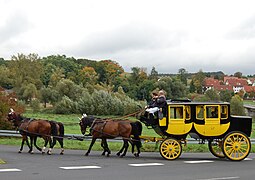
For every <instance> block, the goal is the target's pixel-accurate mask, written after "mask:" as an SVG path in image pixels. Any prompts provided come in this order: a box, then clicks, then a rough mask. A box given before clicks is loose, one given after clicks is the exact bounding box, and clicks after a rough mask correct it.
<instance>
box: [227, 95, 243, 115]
mask: <svg viewBox="0 0 255 180" xmlns="http://www.w3.org/2000/svg"><path fill="white" fill-rule="evenodd" d="M230 107H231V109H230V113H231V114H232V115H239V116H244V115H245V110H244V107H243V100H242V98H241V97H240V96H239V95H235V96H233V97H232V98H231V101H230Z"/></svg>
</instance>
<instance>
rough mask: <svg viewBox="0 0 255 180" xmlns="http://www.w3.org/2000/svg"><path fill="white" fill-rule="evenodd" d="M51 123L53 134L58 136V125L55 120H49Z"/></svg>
mask: <svg viewBox="0 0 255 180" xmlns="http://www.w3.org/2000/svg"><path fill="white" fill-rule="evenodd" d="M49 122H50V125H51V135H53V136H57V135H58V130H57V125H56V122H55V121H49Z"/></svg>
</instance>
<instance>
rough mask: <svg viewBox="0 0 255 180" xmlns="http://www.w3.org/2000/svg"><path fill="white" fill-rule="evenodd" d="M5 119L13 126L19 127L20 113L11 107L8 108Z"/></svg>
mask: <svg viewBox="0 0 255 180" xmlns="http://www.w3.org/2000/svg"><path fill="white" fill-rule="evenodd" d="M7 119H8V121H10V122H12V123H13V125H14V126H15V127H19V125H20V123H21V121H22V120H23V118H22V117H21V116H20V114H16V112H15V111H14V110H13V109H12V108H10V112H9V113H8V116H7Z"/></svg>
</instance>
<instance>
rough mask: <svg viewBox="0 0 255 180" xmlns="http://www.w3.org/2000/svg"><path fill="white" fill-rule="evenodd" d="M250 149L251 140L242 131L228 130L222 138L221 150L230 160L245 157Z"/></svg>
mask: <svg viewBox="0 0 255 180" xmlns="http://www.w3.org/2000/svg"><path fill="white" fill-rule="evenodd" d="M250 150H251V141H250V139H249V137H247V135H245V134H244V133H242V132H230V133H229V134H227V135H226V137H225V138H224V139H223V146H222V151H223V153H224V155H225V156H226V157H227V158H228V159H230V160H232V161H241V160H243V159H244V158H246V157H247V156H248V155H249V153H250Z"/></svg>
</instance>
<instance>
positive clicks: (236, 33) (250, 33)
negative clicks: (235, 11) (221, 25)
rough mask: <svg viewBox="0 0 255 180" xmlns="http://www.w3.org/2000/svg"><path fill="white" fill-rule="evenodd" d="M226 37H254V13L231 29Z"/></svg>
mask: <svg viewBox="0 0 255 180" xmlns="http://www.w3.org/2000/svg"><path fill="white" fill-rule="evenodd" d="M227 38H230V39H250V38H255V14H254V15H253V16H251V17H250V18H248V19H247V20H246V21H244V22H243V23H242V24H240V25H239V26H238V27H236V28H235V29H233V30H232V31H231V32H230V33H229V34H227Z"/></svg>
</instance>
